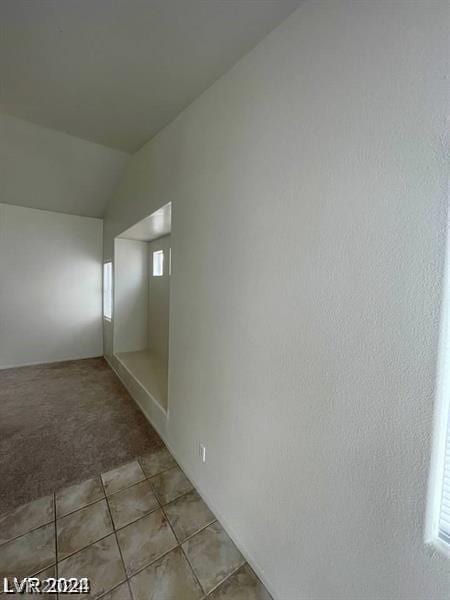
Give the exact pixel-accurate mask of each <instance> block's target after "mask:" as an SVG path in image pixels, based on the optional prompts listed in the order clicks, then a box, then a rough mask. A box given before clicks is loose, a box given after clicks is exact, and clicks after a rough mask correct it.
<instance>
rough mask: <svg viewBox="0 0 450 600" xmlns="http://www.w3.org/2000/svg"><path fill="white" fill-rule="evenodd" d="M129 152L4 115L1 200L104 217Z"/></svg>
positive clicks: (0, 116) (0, 154) (0, 136)
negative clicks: (112, 148)
mask: <svg viewBox="0 0 450 600" xmlns="http://www.w3.org/2000/svg"><path fill="white" fill-rule="evenodd" d="M128 156H129V155H128V154H126V153H124V152H118V151H117V150H111V148H106V147H105V146H100V145H99V144H93V143H92V142H87V141H86V140H80V139H79V138H76V137H72V136H70V135H67V134H65V133H60V132H58V131H53V130H51V129H46V128H45V127H40V126H38V125H34V124H32V123H28V122H27V121H22V120H21V119H16V118H14V117H10V116H7V115H4V114H0V199H1V201H2V202H4V203H6V204H15V205H19V206H28V207H30V208H40V209H43V210H53V211H57V212H63V213H69V214H76V215H84V216H87V217H102V216H103V212H104V209H105V207H106V204H107V201H108V200H109V198H110V197H111V195H112V193H113V190H114V188H115V186H116V185H117V182H118V179H119V177H120V174H121V172H122V169H123V167H124V165H125V162H126V161H127V160H128Z"/></svg>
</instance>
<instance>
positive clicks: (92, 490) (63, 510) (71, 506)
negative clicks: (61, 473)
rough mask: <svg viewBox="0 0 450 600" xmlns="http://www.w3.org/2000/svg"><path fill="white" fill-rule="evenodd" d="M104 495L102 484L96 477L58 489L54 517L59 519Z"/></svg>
mask: <svg viewBox="0 0 450 600" xmlns="http://www.w3.org/2000/svg"><path fill="white" fill-rule="evenodd" d="M104 496H105V494H104V492H103V486H102V484H101V482H100V479H99V478H98V477H94V478H93V479H88V480H87V481H83V482H82V483H77V484H75V485H71V486H69V487H66V488H64V489H62V490H59V491H57V492H56V517H57V518H58V519H59V518H60V517H63V516H64V515H67V514H69V513H71V512H74V511H76V510H79V509H80V508H83V507H84V506H87V505H88V504H92V503H93V502H96V501H97V500H100V499H101V498H104Z"/></svg>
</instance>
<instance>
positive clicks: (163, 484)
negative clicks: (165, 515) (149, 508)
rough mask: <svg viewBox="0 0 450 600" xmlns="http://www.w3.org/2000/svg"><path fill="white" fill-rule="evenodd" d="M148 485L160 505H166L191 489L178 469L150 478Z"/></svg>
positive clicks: (189, 483)
mask: <svg viewBox="0 0 450 600" xmlns="http://www.w3.org/2000/svg"><path fill="white" fill-rule="evenodd" d="M150 483H151V484H152V486H153V489H154V490H155V494H156V496H157V498H158V500H159V501H160V502H161V504H167V503H168V502H171V501H172V500H175V499H176V498H178V497H179V496H182V495H183V494H186V492H190V491H191V490H192V489H193V488H192V483H191V482H190V481H189V479H188V478H187V477H186V475H185V474H184V473H183V471H182V470H181V469H180V468H179V467H174V468H173V469H169V470H168V471H164V473H160V474H159V475H156V477H152V479H150Z"/></svg>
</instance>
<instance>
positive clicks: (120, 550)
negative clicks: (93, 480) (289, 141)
mask: <svg viewBox="0 0 450 600" xmlns="http://www.w3.org/2000/svg"><path fill="white" fill-rule="evenodd" d="M100 481H101V484H102V488H103V492H104V493H105V499H106V506H107V507H108V513H109V518H110V519H111V525H112V528H113V533H114V537H115V538H116V544H117V547H118V549H119V554H120V558H121V559H122V564H123V571H124V573H125V580H124V581H127V580H128V573H127V567H126V565H125V561H124V558H123V554H122V549H121V547H120V544H119V538H118V537H117V530H116V528H115V526H114V519H113V516H112V513H111V509H110V507H109V502H108V498H107V496H106V490H105V486H104V485H103V480H102V478H101V477H100ZM121 583H123V582H121Z"/></svg>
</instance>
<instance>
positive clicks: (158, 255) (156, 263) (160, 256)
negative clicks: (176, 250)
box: [153, 250, 164, 277]
mask: <svg viewBox="0 0 450 600" xmlns="http://www.w3.org/2000/svg"><path fill="white" fill-rule="evenodd" d="M163 272H164V252H163V251H162V250H157V251H156V252H153V277H161V276H162V275H163Z"/></svg>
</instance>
